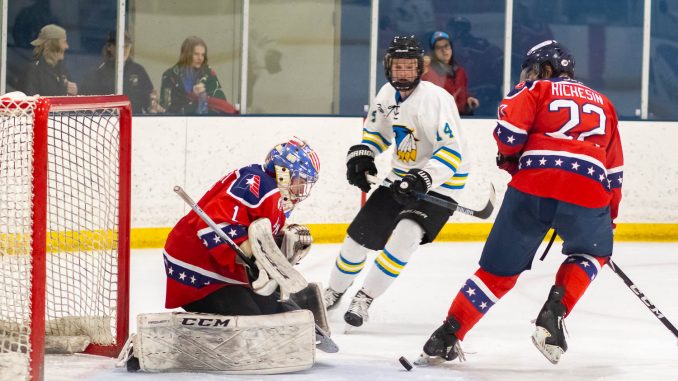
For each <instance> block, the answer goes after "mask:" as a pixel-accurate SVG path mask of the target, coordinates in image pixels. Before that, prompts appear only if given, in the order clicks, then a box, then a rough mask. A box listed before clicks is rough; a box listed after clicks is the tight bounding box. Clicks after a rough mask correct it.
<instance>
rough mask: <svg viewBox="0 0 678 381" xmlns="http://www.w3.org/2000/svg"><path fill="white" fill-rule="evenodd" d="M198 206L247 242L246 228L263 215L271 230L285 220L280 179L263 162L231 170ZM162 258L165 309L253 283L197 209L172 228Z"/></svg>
mask: <svg viewBox="0 0 678 381" xmlns="http://www.w3.org/2000/svg"><path fill="white" fill-rule="evenodd" d="M198 205H199V206H200V207H201V208H202V209H203V210H204V211H205V213H207V215H209V216H210V217H211V218H212V219H213V220H214V222H215V223H216V224H217V225H218V226H219V227H220V228H221V230H223V231H224V233H226V234H227V235H228V236H229V237H230V238H231V240H233V241H234V242H235V243H236V244H237V245H240V244H241V243H242V242H243V241H245V240H247V228H248V227H249V225H250V223H252V222H254V221H255V220H257V219H259V218H264V217H265V218H268V219H269V220H270V221H271V224H272V225H273V232H272V233H273V234H277V233H278V230H279V229H280V228H281V227H282V226H283V225H284V224H285V213H284V212H283V208H282V205H281V203H280V192H279V190H278V187H277V185H276V181H275V179H274V178H272V177H271V176H269V175H268V174H266V172H264V170H263V168H262V166H261V165H251V166H248V167H244V168H241V169H239V170H236V171H234V172H231V173H229V174H228V175H226V176H225V177H224V178H223V179H221V180H220V181H218V182H217V183H216V184H215V185H214V186H213V187H212V189H210V190H209V191H208V192H207V193H206V194H205V195H204V196H203V197H202V199H201V200H200V201H199V202H198ZM163 256H164V261H165V274H166V275H167V297H166V300H165V307H166V308H176V307H181V306H184V305H186V304H188V303H191V302H194V301H196V300H199V299H202V298H204V297H205V296H207V295H208V294H211V293H212V292H214V291H216V290H217V289H219V288H221V287H225V286H228V285H244V286H246V287H249V280H248V278H247V273H246V271H245V268H244V267H243V266H242V265H240V264H238V263H236V260H235V259H236V257H237V255H236V253H235V252H234V251H233V250H232V249H231V248H230V247H229V246H228V244H227V243H226V242H223V241H222V240H221V239H220V238H219V237H218V236H217V235H216V233H214V231H213V230H212V229H211V228H210V227H208V226H207V224H205V222H204V221H203V220H202V219H201V218H200V217H198V215H197V214H195V212H193V211H190V212H189V213H188V214H187V215H186V216H184V217H183V218H182V219H181V220H180V221H179V222H178V223H177V225H176V226H175V227H174V228H173V229H172V231H171V232H170V234H169V236H168V237H167V242H166V243H165V250H164V252H163Z"/></svg>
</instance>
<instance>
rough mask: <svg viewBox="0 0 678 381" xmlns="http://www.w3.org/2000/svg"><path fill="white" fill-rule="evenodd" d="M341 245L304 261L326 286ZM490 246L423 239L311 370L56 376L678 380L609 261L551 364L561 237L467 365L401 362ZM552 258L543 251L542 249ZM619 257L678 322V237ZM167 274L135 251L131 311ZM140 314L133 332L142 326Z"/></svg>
mask: <svg viewBox="0 0 678 381" xmlns="http://www.w3.org/2000/svg"><path fill="white" fill-rule="evenodd" d="M338 248H339V245H316V246H314V248H313V250H312V251H311V253H310V254H309V255H308V257H306V259H305V260H304V262H303V263H301V264H300V265H299V267H300V270H301V271H302V273H304V274H305V275H306V277H307V278H308V279H309V280H310V281H319V282H322V283H324V284H326V283H327V279H328V276H329V271H330V268H331V266H332V265H333V264H334V259H335V255H336V253H337V251H338ZM481 249H482V243H480V242H473V243H435V244H430V245H426V246H424V247H422V248H421V249H420V250H419V251H418V252H417V253H416V254H415V255H414V256H413V257H412V259H411V260H410V262H409V264H408V265H407V267H406V269H405V270H404V271H403V273H402V274H401V275H400V277H399V279H398V280H397V281H396V282H395V283H394V284H393V286H392V287H391V288H390V289H389V290H388V291H387V292H386V293H385V294H384V295H383V296H382V297H381V298H379V299H376V300H375V302H374V303H373V304H372V308H371V309H370V320H369V321H368V322H367V323H366V325H365V326H363V328H362V329H356V330H354V331H352V332H351V333H350V334H344V333H343V331H344V323H343V319H342V315H343V313H344V311H345V309H346V308H347V307H348V303H349V301H350V300H349V299H350V297H351V296H352V295H353V294H355V292H356V291H357V290H358V286H359V284H361V283H362V278H363V276H364V273H366V272H367V271H368V270H369V268H370V267H371V265H369V266H366V268H365V270H363V274H362V275H361V276H360V277H359V278H358V280H357V281H356V283H355V285H354V286H353V287H352V288H351V289H350V290H349V291H348V293H347V294H346V296H345V297H344V299H343V300H342V303H341V305H340V306H339V308H338V310H334V311H331V312H330V323H331V325H332V331H333V334H332V337H333V338H334V340H335V341H336V342H337V343H338V344H339V346H340V348H341V350H340V352H339V353H337V354H326V353H322V352H318V353H317V358H316V364H315V365H314V367H313V368H311V369H310V370H308V371H305V372H299V373H293V374H286V375H273V376H234V375H219V374H205V373H199V374H198V373H170V374H149V373H145V374H141V373H136V374H135V373H127V372H126V371H125V370H123V369H115V368H114V367H113V365H114V361H113V360H112V359H106V358H101V357H96V356H87V355H73V356H47V363H46V370H45V379H46V380H54V381H57V380H58V381H62V380H63V381H66V380H68V381H70V380H78V381H86V380H101V381H105V380H113V381H122V380H143V381H156V380H157V381H160V380H162V381H179V380H181V381H190V380H201V381H207V380H231V379H233V380H294V381H297V380H328V381H337V380H351V381H358V380H371V381H376V380H464V381H471V380H473V381H475V380H525V381H531V380H534V381H536V380H548V381H553V380H573V381H574V380H577V381H579V380H614V381H623V380H634V381H635V380H678V346H677V345H676V343H677V340H676V338H675V337H674V336H673V335H672V334H671V333H670V332H669V331H668V330H667V329H666V328H665V327H664V326H663V325H662V324H661V323H660V322H659V320H657V319H656V318H655V317H654V316H653V315H652V313H650V311H649V310H648V309H647V308H646V307H645V306H643V304H642V303H641V302H640V300H638V298H636V296H634V295H633V294H632V293H631V291H630V290H629V289H628V288H627V287H626V286H625V285H624V283H623V282H622V281H621V279H620V278H619V277H618V276H617V275H615V274H614V273H613V272H612V271H611V270H610V269H609V268H605V269H604V270H603V271H602V272H601V274H599V276H598V279H596V280H595V282H594V283H593V284H592V286H591V288H590V289H589V291H588V292H587V294H586V295H585V296H584V298H583V299H582V300H581V301H580V303H579V304H578V305H577V306H576V307H575V309H574V311H573V313H572V314H571V315H570V316H569V317H568V318H567V319H566V324H567V329H568V331H569V334H570V336H569V339H568V344H569V350H568V352H567V353H565V355H564V356H563V358H562V359H561V362H560V364H558V365H552V364H551V363H549V362H548V361H547V360H546V359H545V358H544V357H543V356H542V355H541V353H539V352H538V351H537V350H536V349H535V348H534V347H533V345H532V342H531V340H530V334H531V333H532V325H531V323H530V320H532V319H534V318H535V317H536V315H537V313H538V312H539V309H540V308H541V306H542V304H543V302H544V300H545V298H546V295H547V293H548V291H549V288H550V286H551V284H552V282H553V279H554V276H555V272H556V269H557V268H558V265H559V264H560V262H562V260H563V259H564V256H562V255H560V254H558V253H559V251H560V246H559V245H557V244H556V245H554V247H553V248H552V249H551V253H550V254H549V256H548V257H547V258H546V260H545V261H544V262H539V261H538V260H535V262H534V264H533V270H531V271H528V272H525V273H524V274H523V275H522V276H521V278H520V279H519V280H518V284H517V285H516V287H515V288H514V289H513V290H512V291H511V292H510V293H509V294H507V295H506V296H505V297H504V298H503V299H502V300H501V301H500V302H499V303H498V304H497V305H495V306H494V307H493V309H492V310H491V311H490V312H489V313H488V314H487V316H485V318H484V319H483V320H481V321H480V322H479V323H478V324H477V325H476V327H475V328H474V329H473V330H472V331H471V332H470V333H469V334H468V335H467V336H466V339H465V341H464V342H463V348H464V350H465V351H466V352H467V356H466V357H467V360H468V361H467V362H465V363H459V362H452V363H447V364H444V365H443V366H440V367H436V368H421V367H415V368H414V369H413V370H412V371H411V372H407V371H405V369H404V368H403V367H402V366H401V365H400V364H399V363H398V358H399V357H400V356H402V355H405V356H406V357H408V358H409V359H411V360H413V359H414V358H416V357H417V355H418V354H419V352H420V350H421V347H422V345H423V344H424V342H425V341H426V339H427V337H428V335H429V334H430V333H431V332H432V331H433V330H434V329H435V328H436V327H437V326H438V325H439V323H440V322H441V321H442V319H443V318H444V317H445V315H446V312H447V309H448V308H449V305H450V302H451V300H452V297H453V296H454V295H455V294H456V292H457V291H458V289H459V288H460V287H461V285H462V284H463V282H464V281H465V280H466V279H467V278H468V276H470V275H471V274H472V273H473V272H474V271H475V270H476V268H477V260H478V257H479V255H480V252H481ZM539 254H541V252H540V253H539ZM613 258H614V260H615V262H616V263H617V265H618V266H619V267H621V268H622V269H623V270H624V272H626V274H627V275H628V276H629V277H630V278H631V279H632V280H633V281H634V282H635V283H636V285H637V286H638V287H639V288H640V290H642V291H643V292H644V293H645V294H646V295H647V296H648V297H649V299H650V300H651V301H652V302H653V303H654V304H655V305H656V306H658V307H659V309H660V310H661V311H662V312H663V313H664V314H665V315H666V316H667V318H668V319H669V320H671V321H672V323H674V325H676V324H678V298H676V294H677V293H678V244H676V243H670V244H662V243H618V244H616V246H615V255H614V257H613ZM164 288H165V276H164V272H163V264H162V256H161V250H160V249H157V250H155V249H154V250H135V251H134V252H133V255H132V289H131V290H132V291H131V295H132V297H131V306H130V307H131V316H136V314H138V313H141V312H158V311H163V310H164V309H163V305H164V299H165V296H164ZM135 327H136V324H135V321H134V320H132V321H131V330H132V331H134V330H135V329H136V328H135Z"/></svg>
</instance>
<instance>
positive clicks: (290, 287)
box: [174, 185, 308, 300]
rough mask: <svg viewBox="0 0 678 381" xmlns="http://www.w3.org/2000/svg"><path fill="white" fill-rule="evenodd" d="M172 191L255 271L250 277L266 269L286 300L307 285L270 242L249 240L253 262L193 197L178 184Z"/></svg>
mask: <svg viewBox="0 0 678 381" xmlns="http://www.w3.org/2000/svg"><path fill="white" fill-rule="evenodd" d="M174 192H175V193H176V194H178V195H179V197H181V198H182V199H183V200H184V201H185V202H186V204H188V206H190V207H191V209H193V211H194V212H195V213H196V214H197V215H198V216H199V217H200V218H201V219H202V220H203V221H205V223H206V224H207V225H208V226H209V227H210V228H212V230H214V232H215V233H216V234H217V236H218V237H219V238H221V239H222V240H223V241H224V242H226V243H227V244H228V246H230V247H231V249H233V251H235V253H236V255H237V256H238V258H240V259H241V260H242V261H243V262H244V263H245V264H247V266H248V267H249V268H250V269H251V270H250V271H252V272H255V271H256V272H257V273H254V274H251V275H253V277H252V279H257V278H258V272H259V271H258V269H259V268H262V269H263V270H264V271H266V273H267V274H268V276H270V277H271V278H272V279H273V280H275V281H276V282H277V283H278V285H279V286H280V299H282V300H287V299H288V298H289V294H290V293H295V292H299V291H301V290H302V289H304V288H305V287H306V286H307V285H308V283H307V282H306V280H305V279H304V277H303V276H302V275H301V274H300V273H299V272H298V271H297V270H295V269H294V268H293V267H292V265H291V264H290V263H289V262H288V261H287V259H285V258H284V257H283V255H282V253H278V255H277V257H276V253H275V252H273V250H268V248H270V247H271V246H272V245H271V244H270V242H269V244H264V242H262V240H261V239H257V240H256V241H253V242H251V243H252V252H253V256H254V257H255V258H256V260H257V263H255V262H254V260H252V258H250V257H249V256H247V254H245V253H244V252H243V251H242V249H241V248H240V247H239V246H238V245H236V244H235V242H233V240H231V238H230V237H229V236H228V235H226V233H224V232H223V231H222V230H221V229H219V227H218V226H217V224H216V223H215V222H214V220H212V218H210V216H208V215H207V213H205V211H204V210H202V208H201V207H200V206H198V204H196V203H195V201H193V199H191V197H190V196H189V195H188V194H187V193H186V192H185V191H184V190H183V189H182V188H181V187H180V186H178V185H177V186H175V187H174ZM267 224H268V225H267V226H268V229H269V232H270V222H269V221H268V220H267ZM255 225H256V226H257V227H258V228H259V229H266V228H265V227H263V226H260V225H258V224H257V222H256V221H255V223H253V224H252V226H255ZM270 240H271V241H272V240H273V238H272V237H271V238H270ZM273 246H274V244H273ZM281 258H282V259H281Z"/></svg>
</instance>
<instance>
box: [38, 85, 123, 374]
mask: <svg viewBox="0 0 678 381" xmlns="http://www.w3.org/2000/svg"><path fill="white" fill-rule="evenodd" d="M101 108H117V109H119V113H120V117H119V118H120V152H119V160H120V161H119V163H120V164H119V165H120V168H119V173H120V179H119V198H118V201H119V205H118V274H117V287H118V288H117V291H118V299H117V303H116V304H117V310H116V311H117V314H116V343H115V344H114V345H111V346H102V345H95V344H90V345H89V346H88V347H87V349H86V350H85V353H88V354H95V355H101V356H110V357H115V356H117V355H118V353H119V352H120V350H121V349H122V347H123V346H124V344H125V341H126V340H127V337H128V335H129V251H130V216H131V213H130V207H131V196H130V192H131V132H132V111H131V105H130V102H129V99H128V98H127V96H124V95H108V96H78V97H44V98H38V99H37V101H36V107H35V110H34V122H33V123H34V130H33V131H34V143H33V144H34V151H33V152H34V161H33V192H34V202H33V210H32V212H33V220H32V234H33V236H32V242H31V249H32V253H33V254H32V255H33V266H32V270H31V276H32V287H31V309H32V313H31V333H30V341H31V354H30V368H31V374H30V379H31V380H42V378H43V375H44V355H45V348H44V346H45V299H46V298H45V293H46V276H47V274H46V255H47V253H46V250H47V245H46V242H47V205H46V203H47V186H48V184H47V181H48V179H47V169H48V168H47V165H48V160H47V159H48V133H47V130H48V119H49V113H50V112H58V111H76V110H94V109H101Z"/></svg>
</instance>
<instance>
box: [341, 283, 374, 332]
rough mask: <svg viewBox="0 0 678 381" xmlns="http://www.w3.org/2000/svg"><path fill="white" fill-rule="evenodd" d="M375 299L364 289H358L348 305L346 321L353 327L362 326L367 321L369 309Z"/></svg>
mask: <svg viewBox="0 0 678 381" xmlns="http://www.w3.org/2000/svg"><path fill="white" fill-rule="evenodd" d="M373 300H374V299H373V298H372V297H370V296H369V295H367V294H366V293H365V292H364V291H363V290H360V291H358V293H357V294H355V296H354V297H353V300H351V304H350V305H349V306H348V311H346V313H345V314H344V321H345V322H346V323H347V324H348V325H350V326H353V327H360V326H361V325H363V323H364V322H365V321H367V318H368V314H367V309H369V308H370V304H372V301H373Z"/></svg>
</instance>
